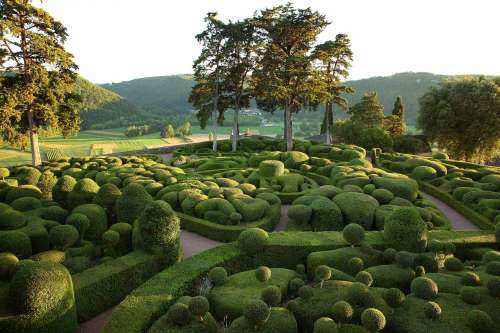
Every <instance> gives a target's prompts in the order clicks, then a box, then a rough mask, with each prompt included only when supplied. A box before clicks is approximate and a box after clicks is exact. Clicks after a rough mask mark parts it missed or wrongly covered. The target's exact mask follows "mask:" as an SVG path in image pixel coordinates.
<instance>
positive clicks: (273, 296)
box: [260, 286, 281, 306]
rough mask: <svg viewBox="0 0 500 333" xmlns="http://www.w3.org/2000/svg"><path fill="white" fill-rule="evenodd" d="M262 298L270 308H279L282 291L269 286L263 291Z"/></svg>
mask: <svg viewBox="0 0 500 333" xmlns="http://www.w3.org/2000/svg"><path fill="white" fill-rule="evenodd" d="M260 298H261V299H262V300H263V301H264V302H266V304H267V305H269V306H278V305H280V304H281V289H280V288H279V287H277V286H267V287H266V288H264V289H262V291H261V293H260Z"/></svg>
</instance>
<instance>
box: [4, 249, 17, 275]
mask: <svg viewBox="0 0 500 333" xmlns="http://www.w3.org/2000/svg"><path fill="white" fill-rule="evenodd" d="M18 262H19V259H18V258H17V257H16V256H15V255H14V254H12V253H10V252H1V253H0V280H7V279H9V277H10V274H11V272H13V270H14V267H16V265H17V263H18Z"/></svg>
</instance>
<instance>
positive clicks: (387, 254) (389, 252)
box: [383, 247, 398, 264]
mask: <svg viewBox="0 0 500 333" xmlns="http://www.w3.org/2000/svg"><path fill="white" fill-rule="evenodd" d="M397 253H398V251H396V250H395V249H393V248H391V247H390V248H387V249H385V250H384V252H383V256H384V261H385V262H386V263H388V264H392V263H393V262H394V261H395V260H396V254H397Z"/></svg>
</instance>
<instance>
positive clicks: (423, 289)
mask: <svg viewBox="0 0 500 333" xmlns="http://www.w3.org/2000/svg"><path fill="white" fill-rule="evenodd" d="M410 289H411V292H412V294H413V295H415V296H417V297H419V298H422V299H425V300H433V299H435V298H436V297H437V296H438V286H437V284H436V282H434V281H433V280H431V279H429V278H427V277H417V278H415V279H414V280H413V281H412V282H411V286H410Z"/></svg>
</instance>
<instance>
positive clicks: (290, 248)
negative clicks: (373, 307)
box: [103, 230, 499, 333]
mask: <svg viewBox="0 0 500 333" xmlns="http://www.w3.org/2000/svg"><path fill="white" fill-rule="evenodd" d="M430 238H431V239H438V240H442V241H445V240H446V241H451V242H453V243H454V244H455V245H456V246H457V251H459V252H460V251H464V250H466V249H468V248H471V247H477V246H480V247H488V246H490V247H494V248H498V247H499V246H498V243H496V240H495V235H494V233H493V232H489V231H483V230H479V231H441V230H439V231H431V232H430ZM366 241H367V242H368V243H369V244H370V245H372V246H373V247H376V248H377V247H382V246H383V245H384V241H383V233H382V232H379V231H370V232H367V233H366ZM344 246H348V244H347V243H346V242H345V241H344V240H343V238H342V233H341V232H331V231H330V232H275V233H271V234H270V235H269V240H268V244H267V245H266V247H265V249H264V250H263V251H262V252H261V253H259V254H258V255H256V256H255V257H248V256H246V255H244V254H243V253H242V252H241V251H240V249H239V248H238V246H237V244H236V243H229V244H224V245H221V246H218V247H216V248H213V249H210V250H207V251H205V252H202V253H200V254H197V255H195V256H193V257H191V258H188V259H186V260H184V261H182V262H180V263H178V264H176V265H174V266H171V267H169V268H167V269H165V270H163V271H162V272H160V273H158V274H157V275H155V276H154V277H153V278H151V279H150V280H148V281H147V282H146V283H144V284H143V285H141V286H140V287H139V288H137V289H136V290H134V291H133V292H132V293H131V294H130V295H129V296H127V297H126V298H125V300H123V301H122V302H121V303H120V304H119V305H118V306H117V307H116V308H115V309H114V311H113V313H112V316H111V319H110V320H109V321H108V323H107V324H106V326H105V327H104V330H103V332H104V333H138V332H145V331H147V329H148V328H149V327H151V325H152V324H153V323H154V322H155V320H157V319H158V318H159V317H160V316H161V315H163V314H164V313H165V312H166V311H167V309H168V307H169V306H170V305H171V304H172V303H173V302H174V301H175V300H176V299H177V298H179V297H181V296H183V295H186V294H188V293H190V292H192V287H193V284H194V282H195V281H196V280H197V279H198V278H199V277H200V276H203V275H204V274H206V273H207V272H208V271H209V270H210V269H211V268H213V267H216V266H224V267H226V269H228V271H229V272H230V273H235V272H238V271H242V270H243V269H251V268H255V267H257V266H260V265H267V266H271V267H272V266H276V265H279V267H288V268H295V265H296V264H298V263H304V262H305V260H306V258H307V255H309V253H311V252H316V251H326V250H332V249H335V248H339V247H344Z"/></svg>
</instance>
